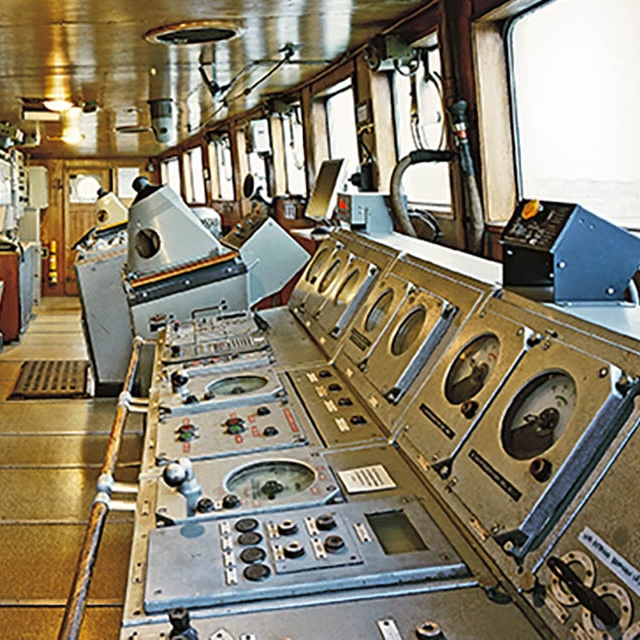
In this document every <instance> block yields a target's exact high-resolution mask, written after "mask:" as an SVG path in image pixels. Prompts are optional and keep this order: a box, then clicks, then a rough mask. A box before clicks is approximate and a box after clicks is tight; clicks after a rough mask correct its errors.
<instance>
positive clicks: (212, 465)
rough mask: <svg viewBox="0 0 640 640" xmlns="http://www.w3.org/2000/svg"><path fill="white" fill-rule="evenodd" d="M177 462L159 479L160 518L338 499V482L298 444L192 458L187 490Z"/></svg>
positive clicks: (177, 519) (318, 456) (318, 457)
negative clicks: (271, 450) (289, 448)
mask: <svg viewBox="0 0 640 640" xmlns="http://www.w3.org/2000/svg"><path fill="white" fill-rule="evenodd" d="M180 462H181V461H177V463H175V462H173V463H169V464H167V465H166V466H165V467H164V471H163V474H162V478H163V479H162V481H160V482H158V483H157V485H156V486H157V498H156V518H157V520H158V522H160V523H162V524H177V523H183V522H187V521H189V520H191V519H194V520H209V519H211V518H218V517H220V515H221V514H223V515H229V514H230V513H236V512H243V511H245V512H246V511H249V512H251V513H257V512H262V511H269V510H273V509H278V508H282V507H283V506H295V507H308V506H312V505H319V504H325V503H328V502H333V501H336V500H340V499H341V492H340V489H339V486H338V483H337V481H336V479H335V478H334V477H333V473H332V471H331V470H330V469H329V467H328V466H327V464H326V462H325V460H324V457H323V455H322V453H321V452H318V451H310V450H308V449H299V450H296V451H289V452H287V453H286V454H280V453H279V452H277V453H271V454H252V455H246V456H240V457H231V458H222V459H216V460H201V461H196V462H193V464H192V468H193V477H194V478H195V483H193V482H192V484H191V486H190V487H187V488H186V489H187V490H185V484H186V483H183V482H181V480H182V477H180V476H179V474H178V473H177V472H178V471H179V469H177V468H176V467H179V465H180ZM194 488H195V489H194Z"/></svg>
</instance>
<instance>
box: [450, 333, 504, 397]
mask: <svg viewBox="0 0 640 640" xmlns="http://www.w3.org/2000/svg"><path fill="white" fill-rule="evenodd" d="M499 355H500V340H498V337H497V336H494V335H493V334H487V335H483V336H478V337H477V338H474V339H473V340H472V341H471V342H470V343H469V344H467V346H466V347H464V349H462V351H460V353H459V354H458V355H457V356H456V359H455V360H454V361H453V364H452V365H451V368H450V369H449V373H448V374H447V378H446V380H445V383H444V395H445V397H446V398H447V400H448V401H449V402H450V403H451V404H462V403H463V402H466V401H467V400H470V399H471V398H473V396H475V395H476V394H478V393H479V392H480V391H481V390H482V389H483V388H484V385H485V384H486V383H487V380H489V377H490V376H491V374H492V373H493V370H494V368H495V366H496V363H497V362H498V356H499Z"/></svg>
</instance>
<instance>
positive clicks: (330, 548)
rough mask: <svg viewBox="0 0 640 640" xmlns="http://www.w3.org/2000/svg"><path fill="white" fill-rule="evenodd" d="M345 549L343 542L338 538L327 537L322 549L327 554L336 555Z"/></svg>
mask: <svg viewBox="0 0 640 640" xmlns="http://www.w3.org/2000/svg"><path fill="white" fill-rule="evenodd" d="M344 547H345V542H344V540H343V539H342V538H341V537H340V536H327V538H326V540H325V541H324V548H325V549H326V550H327V552H328V553H338V552H339V551H342V549H344Z"/></svg>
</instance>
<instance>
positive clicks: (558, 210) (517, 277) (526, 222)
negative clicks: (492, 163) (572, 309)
mask: <svg viewBox="0 0 640 640" xmlns="http://www.w3.org/2000/svg"><path fill="white" fill-rule="evenodd" d="M502 243H503V244H504V284H505V286H506V287H509V288H514V289H516V290H520V291H521V292H524V293H525V295H531V296H534V297H536V298H537V299H540V300H552V301H555V302H572V301H590V302H594V301H601V302H607V301H609V302H611V301H624V300H625V291H626V289H627V286H628V284H629V280H631V278H632V277H633V275H634V273H635V272H636V271H637V270H638V266H639V262H640V259H639V258H638V254H639V253H640V239H638V238H637V237H636V236H635V235H633V234H632V233H630V232H628V231H626V230H624V229H621V228H619V227H617V226H615V225H614V224H611V223H610V222H608V221H606V220H603V219H602V218H599V217H598V216H596V215H594V214H593V213H591V212H590V211H587V210H586V209H583V208H582V207H581V206H579V205H576V204H567V203H562V202H547V201H540V200H523V201H522V202H520V203H519V205H518V207H517V208H516V210H515V212H514V214H513V216H512V217H511V219H510V220H509V222H508V223H507V226H506V227H505V229H504V232H503V234H502ZM585 256H588V259H585Z"/></svg>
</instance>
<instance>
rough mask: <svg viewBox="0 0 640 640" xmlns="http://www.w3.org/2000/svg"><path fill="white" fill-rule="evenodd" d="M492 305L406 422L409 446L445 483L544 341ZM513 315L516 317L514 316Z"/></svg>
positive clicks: (434, 375)
mask: <svg viewBox="0 0 640 640" xmlns="http://www.w3.org/2000/svg"><path fill="white" fill-rule="evenodd" d="M517 315H518V314H515V316H514V314H513V313H510V308H509V307H508V306H507V305H504V304H502V303H501V302H500V300H498V299H491V300H489V301H488V302H487V303H486V304H485V305H484V306H482V307H481V308H480V309H479V310H478V312H477V313H476V314H474V315H473V316H472V317H471V318H470V319H469V321H468V322H467V323H466V324H465V325H464V326H463V327H462V329H461V330H460V332H459V333H458V335H457V336H456V338H455V340H453V342H452V343H451V344H450V346H449V348H448V349H447V350H446V352H445V353H444V354H443V356H442V357H441V358H440V361H439V362H438V364H437V365H436V366H435V367H434V368H433V370H432V372H431V374H430V375H429V377H428V378H427V380H426V382H425V384H424V385H423V387H422V388H421V389H420V391H419V392H418V394H417V395H416V398H415V399H414V401H413V402H412V404H411V405H410V406H409V408H408V409H407V412H406V413H405V415H404V416H403V417H402V425H403V436H402V438H403V442H405V441H406V442H407V443H408V444H409V446H411V447H412V448H413V449H414V450H415V451H418V452H419V453H420V455H421V456H422V457H423V459H425V460H427V461H428V463H429V465H430V466H431V467H432V468H433V469H435V470H436V471H437V472H438V473H439V474H440V475H441V476H442V477H443V478H448V477H449V476H450V475H451V473H452V469H453V468H454V460H455V457H456V456H457V454H458V452H459V450H460V447H461V446H462V445H463V444H464V443H465V442H466V440H467V439H468V437H469V436H470V434H471V433H472V432H473V429H474V428H475V426H476V425H477V424H478V422H479V420H480V419H481V418H482V416H483V415H484V413H485V412H486V410H487V408H488V407H489V406H490V404H491V402H492V401H493V400H494V398H495V397H496V395H497V394H498V392H499V391H500V389H501V388H502V386H503V385H504V383H505V382H506V380H507V379H508V377H509V375H510V374H511V372H512V371H513V369H514V367H515V366H516V365H517V364H518V363H519V362H520V360H521V359H522V357H523V356H524V354H525V353H526V351H528V350H529V349H530V348H533V346H534V345H535V344H536V343H539V341H540V340H539V338H538V337H537V336H535V335H534V332H533V331H532V330H531V329H530V328H529V327H528V326H527V325H526V324H525V323H526V319H524V318H518V317H517ZM510 316H511V317H510Z"/></svg>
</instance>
